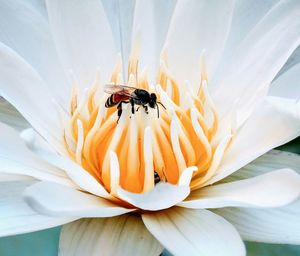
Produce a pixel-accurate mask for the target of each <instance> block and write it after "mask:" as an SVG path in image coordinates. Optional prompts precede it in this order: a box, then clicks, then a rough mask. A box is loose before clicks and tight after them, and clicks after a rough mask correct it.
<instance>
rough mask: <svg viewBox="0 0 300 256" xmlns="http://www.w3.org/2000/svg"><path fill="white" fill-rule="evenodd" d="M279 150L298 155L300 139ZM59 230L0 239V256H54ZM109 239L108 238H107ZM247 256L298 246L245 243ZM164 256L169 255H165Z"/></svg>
mask: <svg viewBox="0 0 300 256" xmlns="http://www.w3.org/2000/svg"><path fill="white" fill-rule="evenodd" d="M280 149H282V150H286V151H291V152H294V153H297V154H300V137H298V139H296V140H294V141H292V142H291V143H289V144H287V145H285V146H283V147H281V148H280ZM59 233H60V228H52V229H48V230H44V231H39V232H34V233H29V234H24V235H18V236H11V237H4V238H0V256H56V255H57V248H58V240H59ZM108 239H109V238H108ZM246 246H247V251H248V254H247V255H248V256H296V255H300V246H292V245H271V244H261V243H246ZM166 255H169V254H168V253H166Z"/></svg>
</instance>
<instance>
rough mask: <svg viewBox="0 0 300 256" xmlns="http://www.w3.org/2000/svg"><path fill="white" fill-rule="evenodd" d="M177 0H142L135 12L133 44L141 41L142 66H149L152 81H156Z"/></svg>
mask: <svg viewBox="0 0 300 256" xmlns="http://www.w3.org/2000/svg"><path fill="white" fill-rule="evenodd" d="M175 5H176V0H165V1H160V0H154V1H147V0H140V1H137V3H136V7H135V13H134V22H133V32H132V45H134V42H135V40H138V38H139V39H140V43H141V59H140V64H141V67H142V68H144V67H147V68H148V71H149V74H150V77H149V78H150V81H153V82H154V81H155V78H156V77H155V74H156V72H157V69H158V66H159V56H160V53H161V50H162V47H163V44H164V42H165V38H166V35H167V31H168V28H169V24H170V20H171V17H172V14H173V12H174V8H175Z"/></svg>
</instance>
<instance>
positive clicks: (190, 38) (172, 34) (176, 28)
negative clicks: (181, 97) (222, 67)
mask: <svg viewBox="0 0 300 256" xmlns="http://www.w3.org/2000/svg"><path fill="white" fill-rule="evenodd" d="M233 8H234V1H231V0H229V1H220V2H214V1H198V0H190V1H179V2H178V3H177V5H176V7H175V11H174V14H173V17H172V20H171V23H170V28H169V31H168V35H167V39H166V43H167V49H168V52H169V53H170V54H169V55H170V56H169V61H168V64H169V66H170V69H171V71H172V73H173V74H174V75H175V76H176V78H177V79H178V80H179V82H184V81H185V80H186V79H189V80H190V81H191V83H192V85H194V86H198V85H199V84H196V82H199V70H200V66H199V64H200V56H201V53H202V52H203V51H204V50H205V60H206V68H207V73H208V76H209V77H210V76H211V74H212V73H213V70H214V69H215V66H216V64H217V63H218V61H219V58H220V55H221V53H222V50H223V48H224V45H225V42H226V39H227V35H228V31H229V26H230V21H231V16H232V11H233ZM197 89H198V88H197Z"/></svg>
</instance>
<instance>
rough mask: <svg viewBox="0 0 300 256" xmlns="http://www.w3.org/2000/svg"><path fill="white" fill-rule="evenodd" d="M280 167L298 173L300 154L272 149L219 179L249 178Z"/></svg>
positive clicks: (223, 181) (229, 180)
mask: <svg viewBox="0 0 300 256" xmlns="http://www.w3.org/2000/svg"><path fill="white" fill-rule="evenodd" d="M281 168H290V169H292V170H294V171H296V172H297V173H298V174H300V156H299V155H297V154H294V153H289V152H284V151H280V150H272V151H270V152H268V153H266V154H264V155H262V156H261V157H259V158H257V159H255V160H254V161H253V162H251V163H250V164H247V165H246V166H244V167H243V168H241V169H239V170H238V171H237V172H235V173H233V174H231V175H230V176H228V177H226V178H225V179H223V180H221V182H222V183H226V182H231V181H236V180H243V179H249V178H252V177H256V176H258V175H262V174H265V173H269V172H271V171H274V170H276V169H281Z"/></svg>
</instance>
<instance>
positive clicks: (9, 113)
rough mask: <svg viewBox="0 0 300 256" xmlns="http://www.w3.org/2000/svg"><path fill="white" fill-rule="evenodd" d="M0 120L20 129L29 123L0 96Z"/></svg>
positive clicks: (26, 126) (28, 125)
mask: <svg viewBox="0 0 300 256" xmlns="http://www.w3.org/2000/svg"><path fill="white" fill-rule="evenodd" d="M0 122H3V123H6V124H8V125H9V126H12V127H14V128H15V129H16V130H22V129H25V128H28V127H30V124H29V123H28V122H27V121H26V120H25V119H24V117H22V115H21V114H20V113H19V112H18V110H16V109H15V108H14V107H13V106H12V105H11V104H9V102H7V101H6V100H5V99H3V98H1V97H0Z"/></svg>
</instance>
